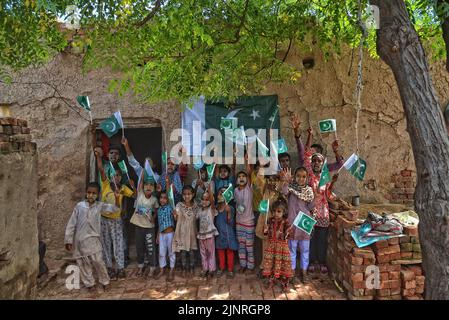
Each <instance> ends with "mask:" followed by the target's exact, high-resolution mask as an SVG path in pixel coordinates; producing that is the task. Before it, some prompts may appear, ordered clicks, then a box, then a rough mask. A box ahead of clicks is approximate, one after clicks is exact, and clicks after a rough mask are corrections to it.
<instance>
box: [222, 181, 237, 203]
mask: <svg viewBox="0 0 449 320" xmlns="http://www.w3.org/2000/svg"><path fill="white" fill-rule="evenodd" d="M223 198H224V199H225V201H226V203H229V202H230V201H231V200H232V199H233V198H234V189H233V188H232V183H231V184H229V186H228V187H227V188H226V190H225V191H224V192H223Z"/></svg>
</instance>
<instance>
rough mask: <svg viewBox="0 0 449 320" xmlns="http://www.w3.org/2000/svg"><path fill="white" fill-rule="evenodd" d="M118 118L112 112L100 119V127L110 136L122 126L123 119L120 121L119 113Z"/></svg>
mask: <svg viewBox="0 0 449 320" xmlns="http://www.w3.org/2000/svg"><path fill="white" fill-rule="evenodd" d="M119 120H120V121H119ZM119 120H118V119H117V117H116V116H115V114H114V115H112V116H110V117H109V118H107V119H106V120H104V121H102V122H101V123H100V128H101V130H103V132H104V133H105V134H106V135H107V136H108V137H109V138H110V137H112V136H113V135H114V134H116V133H117V132H118V131H119V130H120V128H122V127H121V124H122V125H123V121H122V118H121V115H120V118H119Z"/></svg>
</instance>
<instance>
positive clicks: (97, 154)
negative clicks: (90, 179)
mask: <svg viewBox="0 0 449 320" xmlns="http://www.w3.org/2000/svg"><path fill="white" fill-rule="evenodd" d="M94 152H95V157H96V159H97V166H98V170H99V171H100V175H101V181H106V180H108V178H107V176H106V172H105V171H104V167H103V161H102V160H101V154H102V150H101V148H100V147H96V148H95V149H94Z"/></svg>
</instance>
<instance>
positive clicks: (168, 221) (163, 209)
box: [154, 177, 176, 281]
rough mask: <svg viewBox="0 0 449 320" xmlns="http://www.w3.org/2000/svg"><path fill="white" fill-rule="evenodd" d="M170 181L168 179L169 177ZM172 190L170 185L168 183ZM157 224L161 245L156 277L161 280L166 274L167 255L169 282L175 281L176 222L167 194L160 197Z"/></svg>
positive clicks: (163, 193)
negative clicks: (174, 247) (174, 243)
mask: <svg viewBox="0 0 449 320" xmlns="http://www.w3.org/2000/svg"><path fill="white" fill-rule="evenodd" d="M167 180H168V177H167ZM166 184H167V185H168V186H169V188H170V183H169V182H168V181H166ZM157 222H158V225H159V230H158V234H157V240H156V242H157V243H158V244H159V267H160V270H159V273H158V274H156V275H155V276H154V278H155V279H159V278H160V277H161V276H162V275H164V273H165V267H166V266H167V255H168V258H169V261H170V272H169V273H168V274H167V281H173V280H174V279H175V263H176V255H175V253H174V252H173V236H174V234H175V220H174V216H173V207H172V206H171V204H170V201H169V199H168V194H167V193H166V192H161V193H160V195H159V209H158V210H157Z"/></svg>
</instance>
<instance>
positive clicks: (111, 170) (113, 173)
mask: <svg viewBox="0 0 449 320" xmlns="http://www.w3.org/2000/svg"><path fill="white" fill-rule="evenodd" d="M109 164H110V166H109V178H113V177H114V176H115V175H116V174H117V171H115V168H114V166H113V165H112V162H111V161H109Z"/></svg>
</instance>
